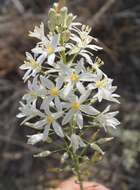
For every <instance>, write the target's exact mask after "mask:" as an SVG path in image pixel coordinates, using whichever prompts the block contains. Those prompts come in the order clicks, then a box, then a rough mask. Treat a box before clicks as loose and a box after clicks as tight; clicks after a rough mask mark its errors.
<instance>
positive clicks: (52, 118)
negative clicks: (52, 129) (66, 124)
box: [47, 115, 55, 125]
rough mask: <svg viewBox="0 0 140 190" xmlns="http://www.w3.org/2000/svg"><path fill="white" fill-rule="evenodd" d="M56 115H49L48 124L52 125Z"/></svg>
mask: <svg viewBox="0 0 140 190" xmlns="http://www.w3.org/2000/svg"><path fill="white" fill-rule="evenodd" d="M54 120H55V119H54V117H53V116H51V115H48V116H47V122H48V124H49V125H50V124H52V123H53V122H54Z"/></svg>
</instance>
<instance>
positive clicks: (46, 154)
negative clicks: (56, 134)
mask: <svg viewBox="0 0 140 190" xmlns="http://www.w3.org/2000/svg"><path fill="white" fill-rule="evenodd" d="M50 154H51V152H50V151H49V150H46V151H43V152H40V153H39V154H35V155H34V157H47V156H49V155H50Z"/></svg>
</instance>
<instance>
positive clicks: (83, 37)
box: [66, 25, 102, 65]
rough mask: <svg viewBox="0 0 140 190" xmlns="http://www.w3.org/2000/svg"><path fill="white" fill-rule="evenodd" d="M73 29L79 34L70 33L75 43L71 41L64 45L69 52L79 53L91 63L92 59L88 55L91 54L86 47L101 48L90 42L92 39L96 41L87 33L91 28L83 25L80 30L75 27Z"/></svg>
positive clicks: (95, 49)
mask: <svg viewBox="0 0 140 190" xmlns="http://www.w3.org/2000/svg"><path fill="white" fill-rule="evenodd" d="M74 31H76V32H77V33H78V35H79V36H77V35H75V34H71V39H72V40H73V41H75V42H76V45H74V44H73V43H68V44H67V45H66V47H67V48H69V49H70V51H69V54H70V55H72V54H79V55H81V56H83V57H84V58H85V59H86V60H87V62H88V63H89V64H90V65H93V62H92V59H91V58H90V55H91V56H92V55H93V54H92V53H91V52H90V51H89V50H87V49H90V50H94V51H98V50H101V49H102V48H101V47H99V46H97V45H91V44H90V43H91V41H92V40H93V39H94V40H95V41H97V39H95V38H93V37H91V36H90V35H89V33H90V31H91V28H90V27H89V26H85V25H83V26H82V30H79V29H78V28H76V29H75V30H74Z"/></svg>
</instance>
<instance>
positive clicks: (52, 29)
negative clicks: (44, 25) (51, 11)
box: [48, 21, 55, 32]
mask: <svg viewBox="0 0 140 190" xmlns="http://www.w3.org/2000/svg"><path fill="white" fill-rule="evenodd" d="M48 28H49V30H50V31H51V32H54V31H55V25H54V24H53V23H52V22H50V21H48Z"/></svg>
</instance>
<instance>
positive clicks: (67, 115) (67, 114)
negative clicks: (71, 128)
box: [62, 110, 74, 125]
mask: <svg viewBox="0 0 140 190" xmlns="http://www.w3.org/2000/svg"><path fill="white" fill-rule="evenodd" d="M73 115H74V112H73V111H72V110H69V111H68V112H67V113H66V115H65V117H64V119H63V121H62V125H65V124H67V123H68V122H69V121H70V120H71V119H72V117H73Z"/></svg>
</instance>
